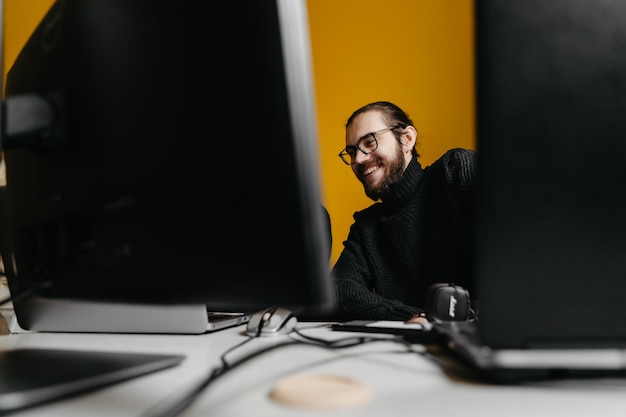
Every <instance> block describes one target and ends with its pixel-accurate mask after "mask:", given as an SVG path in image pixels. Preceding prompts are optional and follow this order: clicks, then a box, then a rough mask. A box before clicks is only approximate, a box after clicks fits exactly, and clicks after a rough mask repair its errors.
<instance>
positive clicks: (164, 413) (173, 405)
mask: <svg viewBox="0 0 626 417" xmlns="http://www.w3.org/2000/svg"><path fill="white" fill-rule="evenodd" d="M293 333H295V334H297V335H298V336H300V337H302V338H303V339H305V340H298V339H294V338H293V337H291V336H290V338H289V340H287V341H285V342H284V343H279V344H274V345H271V346H268V347H264V348H262V349H259V350H256V351H254V352H252V353H251V354H248V355H246V356H244V357H243V358H241V359H239V360H238V361H235V362H233V363H228V362H227V361H226V356H227V355H228V354H229V353H231V352H233V351H234V350H235V349H237V348H239V347H241V346H243V345H245V344H246V343H248V342H250V341H251V340H253V339H256V338H257V337H255V336H250V337H249V338H247V339H246V340H244V341H243V342H241V343H238V344H236V345H235V346H233V347H231V348H229V349H228V350H226V351H225V352H224V353H222V355H221V356H220V360H221V362H222V365H221V366H219V367H216V368H213V369H212V370H211V371H210V372H209V373H208V374H207V375H206V376H205V377H203V378H202V379H201V380H200V381H199V382H197V383H196V384H194V385H193V386H191V387H190V388H189V389H188V390H186V391H185V392H183V393H182V395H178V396H176V398H174V399H172V398H171V397H170V398H166V399H165V400H164V401H162V402H160V403H158V404H156V406H154V407H152V408H151V409H150V410H148V411H147V412H146V413H144V414H143V417H175V416H177V415H179V414H180V413H181V412H182V411H183V410H185V409H186V408H187V407H189V406H190V405H191V404H192V403H193V402H194V401H195V399H196V398H197V397H198V395H200V394H201V393H202V392H203V391H204V390H205V389H206V388H207V387H208V386H209V385H210V384H211V383H212V382H214V381H215V380H217V379H218V378H219V377H221V376H223V375H225V374H226V373H227V372H229V371H231V370H233V369H235V368H236V367H238V366H240V365H242V364H244V363H246V362H247V361H249V360H250V359H252V358H255V357H257V356H259V355H261V354H264V353H266V352H269V351H271V350H274V349H278V348H281V347H285V346H291V345H296V344H306V345H311V346H320V347H325V348H331V349H338V348H347V347H352V346H357V345H362V344H366V343H373V342H383V341H384V342H390V341H391V342H396V343H401V344H403V345H405V346H407V347H409V348H410V344H409V343H408V342H406V341H405V340H404V339H403V338H402V337H394V338H389V337H373V336H350V337H346V338H341V339H336V340H332V341H331V340H326V339H321V338H316V337H312V336H308V335H305V334H303V333H302V332H301V331H299V330H297V329H294V331H293Z"/></svg>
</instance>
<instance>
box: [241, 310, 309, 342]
mask: <svg viewBox="0 0 626 417" xmlns="http://www.w3.org/2000/svg"><path fill="white" fill-rule="evenodd" d="M297 323H298V319H297V317H296V316H295V315H294V314H293V312H292V311H291V310H289V309H286V308H284V307H277V306H272V307H269V308H266V309H263V310H260V311H257V312H255V313H253V314H252V317H250V320H249V321H248V324H247V327H246V333H247V334H248V335H249V336H254V337H258V336H277V335H281V334H287V333H290V332H291V331H292V330H293V329H294V328H295V327H296V324H297Z"/></svg>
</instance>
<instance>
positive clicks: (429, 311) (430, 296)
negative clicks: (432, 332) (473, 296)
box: [426, 283, 472, 321]
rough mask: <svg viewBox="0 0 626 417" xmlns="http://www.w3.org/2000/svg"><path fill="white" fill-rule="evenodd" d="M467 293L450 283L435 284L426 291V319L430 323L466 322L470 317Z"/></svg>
mask: <svg viewBox="0 0 626 417" xmlns="http://www.w3.org/2000/svg"><path fill="white" fill-rule="evenodd" d="M471 316H472V309H471V301H470V295H469V291H467V290H466V289H465V288H463V287H461V286H459V285H455V284H452V283H437V284H432V285H430V286H429V287H428V288H427V290H426V317H427V318H428V320H430V321H466V320H470V319H471V318H472V317H471Z"/></svg>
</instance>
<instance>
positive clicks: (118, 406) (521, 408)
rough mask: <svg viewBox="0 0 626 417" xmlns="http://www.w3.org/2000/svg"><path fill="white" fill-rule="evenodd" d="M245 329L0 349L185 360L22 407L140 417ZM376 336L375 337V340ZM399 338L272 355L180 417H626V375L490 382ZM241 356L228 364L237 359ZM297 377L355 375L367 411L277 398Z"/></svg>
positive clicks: (24, 340) (55, 337)
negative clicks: (451, 369) (276, 390)
mask: <svg viewBox="0 0 626 417" xmlns="http://www.w3.org/2000/svg"><path fill="white" fill-rule="evenodd" d="M299 329H300V330H301V331H302V332H304V333H305V334H308V335H311V336H315V337H320V338H326V339H336V338H340V337H347V336H353V335H354V333H345V332H336V331H332V330H330V329H328V328H327V327H325V326H320V325H319V324H318V323H300V325H299ZM243 330H244V328H243V327H241V326H240V327H235V328H231V329H227V330H222V331H219V332H216V333H212V334H206V335H188V336H185V335H172V336H170V335H124V334H68V333H61V334H54V333H25V334H13V335H5V336H1V337H0V349H12V348H23V347H39V348H65V349H86V350H111V351H124V352H156V353H174V354H183V355H186V359H185V360H184V361H183V363H182V364H181V365H179V366H176V367H174V368H170V369H167V370H163V371H159V372H157V373H154V374H150V375H145V376H141V377H138V378H135V379H132V380H129V381H125V382H122V383H118V384H116V385H113V386H111V387H107V388H103V389H100V390H97V391H93V392H90V393H87V394H82V395H79V396H76V397H73V398H70V399H66V400H61V401H57V402H54V403H51V404H47V405H42V406H39V407H35V408H31V409H28V410H24V411H21V412H18V413H15V414H13V415H15V416H20V417H26V416H28V417H31V416H33V417H34V416H45V417H56V416H58V417H72V416H81V417H83V416H87V415H88V416H90V417H105V416H106V417H111V416H116V417H117V416H143V415H144V413H146V412H147V411H148V410H149V409H150V408H151V407H153V406H155V405H156V404H157V403H159V401H161V400H162V399H163V398H166V397H168V396H172V395H175V394H176V393H179V392H180V391H181V390H183V389H184V388H185V387H189V386H190V385H191V384H193V383H194V382H195V381H198V380H200V378H202V377H203V376H204V375H205V374H206V373H207V372H209V371H210V370H211V369H213V368H214V367H216V366H218V365H219V364H220V356H221V355H222V353H224V352H225V351H227V350H228V349H230V348H231V347H233V346H236V345H238V344H239V343H241V342H242V341H244V340H245V339H246V338H247V336H245V335H244V334H243V332H242V331H243ZM370 336H371V335H370ZM288 338H289V336H278V337H275V338H257V339H254V340H252V341H251V342H250V343H248V344H246V345H244V347H245V350H247V351H248V352H250V351H251V350H256V349H261V348H263V347H268V346H271V345H273V344H278V343H281V342H283V341H285V340H287V339H288ZM412 349H413V351H412V352H411V351H409V350H408V349H407V347H405V346H403V345H401V344H398V343H394V342H392V341H384V342H377V343H372V344H366V345H361V346H355V347H351V348H343V349H328V348H324V347H320V346H312V345H305V344H296V345H290V346H286V347H280V348H278V349H274V350H269V351H267V352H265V353H263V354H261V355H260V356H257V357H255V358H254V359H253V360H250V361H247V362H245V363H243V364H242V365H241V366H238V367H236V368H235V369H233V370H232V371H230V372H228V373H226V374H225V375H223V376H222V377H221V378H219V379H217V380H216V381H215V382H214V383H212V384H211V385H209V387H208V388H207V389H206V390H205V391H204V392H203V393H202V395H201V396H200V397H199V398H198V399H197V400H196V402H194V403H193V404H192V405H191V406H190V407H189V408H188V409H186V410H185V411H184V412H183V413H181V414H180V415H181V416H184V417H189V416H202V417H207V416H220V417H228V416H232V417H242V416H256V417H264V416H272V417H283V416H284V417H294V416H306V417H317V416H324V417H334V416H341V417H349V416H382V415H393V416H416V415H423V416H457V415H463V416H464V417H472V416H477V417H478V416H479V417H489V416H498V417H501V416H507V417H516V416H520V417H528V416H533V417H537V416H550V417H555V416H568V417H577V416H585V417H589V416H597V415H602V416H603V417H612V416H615V417H618V416H619V417H624V416H625V415H626V379H622V380H620V379H615V380H565V381H558V382H549V383H548V382H543V383H527V384H524V385H518V386H510V385H487V384H481V383H478V382H475V381H470V380H464V379H461V378H459V377H457V376H454V375H452V374H449V373H447V372H445V370H444V368H443V367H441V366H440V365H438V364H437V363H435V362H433V361H432V360H430V359H428V358H427V357H425V356H423V355H422V354H421V353H420V352H423V351H424V349H423V346H420V345H413V346H412ZM243 350H244V348H243V347H242V349H241V351H238V350H235V351H233V354H232V355H229V358H230V357H232V358H236V357H237V354H238V353H241V354H243V353H244V352H243ZM299 374H332V375H338V376H343V377H348V378H352V379H354V380H356V381H358V382H360V383H362V384H364V385H365V386H367V387H369V389H370V390H371V392H372V396H371V398H370V400H369V401H368V402H367V403H365V404H362V405H358V406H353V407H347V408H336V409H319V410H316V409H301V408H297V407H294V406H287V405H284V404H280V403H277V402H274V401H273V400H272V399H270V398H269V395H268V394H269V392H270V390H271V389H272V388H273V387H274V386H275V385H276V383H277V382H278V381H280V380H281V379H284V378H286V377H290V376H294V375H299Z"/></svg>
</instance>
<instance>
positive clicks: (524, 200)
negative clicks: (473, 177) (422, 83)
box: [476, 0, 626, 347]
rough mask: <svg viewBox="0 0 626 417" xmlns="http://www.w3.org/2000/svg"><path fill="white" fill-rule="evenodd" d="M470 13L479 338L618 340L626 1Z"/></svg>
mask: <svg viewBox="0 0 626 417" xmlns="http://www.w3.org/2000/svg"><path fill="white" fill-rule="evenodd" d="M476 7H477V20H476V30H477V37H476V42H477V44H476V46H477V129H478V130H477V150H478V158H479V179H480V187H479V190H480V193H479V196H478V197H479V198H478V228H477V233H476V236H477V245H476V250H477V266H478V271H477V276H478V279H479V282H478V294H477V295H478V298H479V302H480V321H479V324H480V328H481V332H482V337H483V339H484V341H485V342H487V343H488V344H490V345H493V346H501V347H505V346H506V347H520V346H526V347H528V346H563V345H567V346H584V347H595V346H599V345H602V346H606V345H616V344H619V345H626V326H624V323H626V304H625V303H624V294H626V256H624V254H626V215H625V213H626V164H625V163H624V157H625V156H626V117H624V115H626V54H625V53H624V51H626V24H624V22H626V2H623V1H620V0H594V1H586V0H554V1H543V0H531V1H523V2H516V1H509V0H481V1H478V2H477V4H476Z"/></svg>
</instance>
